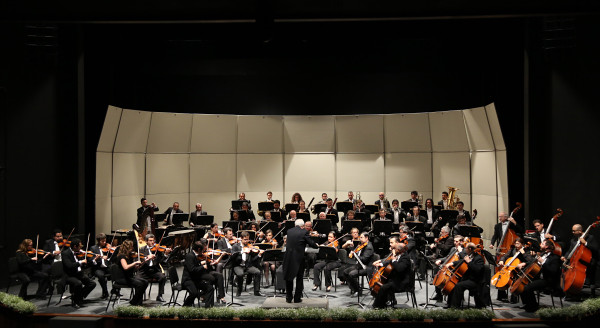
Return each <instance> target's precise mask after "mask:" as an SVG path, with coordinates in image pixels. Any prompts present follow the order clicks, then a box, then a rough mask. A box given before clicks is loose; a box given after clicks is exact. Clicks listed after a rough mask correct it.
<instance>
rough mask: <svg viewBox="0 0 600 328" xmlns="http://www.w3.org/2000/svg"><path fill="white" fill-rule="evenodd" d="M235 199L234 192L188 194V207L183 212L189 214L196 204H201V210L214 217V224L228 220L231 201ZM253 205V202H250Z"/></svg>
mask: <svg viewBox="0 0 600 328" xmlns="http://www.w3.org/2000/svg"><path fill="white" fill-rule="evenodd" d="M234 199H237V194H236V193H235V192H199V193H190V205H189V207H188V208H185V209H184V211H186V212H187V213H191V212H192V211H195V210H196V204H197V203H200V204H202V210H203V211H206V213H207V214H208V215H214V217H215V221H214V222H216V223H218V224H219V225H221V222H223V221H228V220H229V208H230V207H231V201H232V200H234ZM252 203H254V201H252Z"/></svg>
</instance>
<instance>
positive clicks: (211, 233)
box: [202, 222, 223, 242]
mask: <svg viewBox="0 0 600 328" xmlns="http://www.w3.org/2000/svg"><path fill="white" fill-rule="evenodd" d="M221 237H223V234H222V233H220V232H219V225H218V224H216V223H214V222H213V223H211V224H210V230H208V231H207V232H206V233H205V234H204V237H202V238H204V239H206V240H208V241H214V242H216V241H217V240H218V239H220V238H221Z"/></svg>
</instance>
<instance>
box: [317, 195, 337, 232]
mask: <svg viewBox="0 0 600 328" xmlns="http://www.w3.org/2000/svg"><path fill="white" fill-rule="evenodd" d="M325 214H326V215H329V214H333V215H335V217H334V218H332V219H331V225H332V226H333V230H337V224H338V222H340V217H339V216H338V212H337V210H336V209H335V208H333V200H332V199H331V198H327V208H326V209H325ZM319 215H320V214H319Z"/></svg>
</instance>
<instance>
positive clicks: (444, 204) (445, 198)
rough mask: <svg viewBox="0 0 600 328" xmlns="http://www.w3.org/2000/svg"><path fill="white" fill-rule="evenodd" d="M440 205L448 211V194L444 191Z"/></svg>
mask: <svg viewBox="0 0 600 328" xmlns="http://www.w3.org/2000/svg"><path fill="white" fill-rule="evenodd" d="M438 205H440V206H441V207H442V209H443V210H447V209H448V192H447V191H442V200H440V201H439V202H438Z"/></svg>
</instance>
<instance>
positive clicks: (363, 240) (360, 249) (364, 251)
mask: <svg viewBox="0 0 600 328" xmlns="http://www.w3.org/2000/svg"><path fill="white" fill-rule="evenodd" d="M359 238H360V245H358V246H357V247H356V248H354V250H353V251H352V252H351V253H350V254H349V255H348V256H349V257H350V258H353V257H355V256H356V257H357V262H358V260H360V262H362V264H363V265H364V267H363V265H361V264H360V263H357V264H355V265H352V266H350V267H348V268H346V269H345V270H344V277H345V279H346V282H347V283H348V286H349V287H350V296H351V297H352V296H354V295H355V294H356V293H357V292H358V295H359V296H360V295H362V290H361V289H360V286H359V285H358V276H360V275H366V273H367V267H368V266H369V265H371V258H372V257H373V254H374V253H375V249H374V248H373V244H371V243H370V242H369V233H367V232H363V233H361V234H360V237H359ZM347 243H352V242H351V241H348V242H347Z"/></svg>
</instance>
